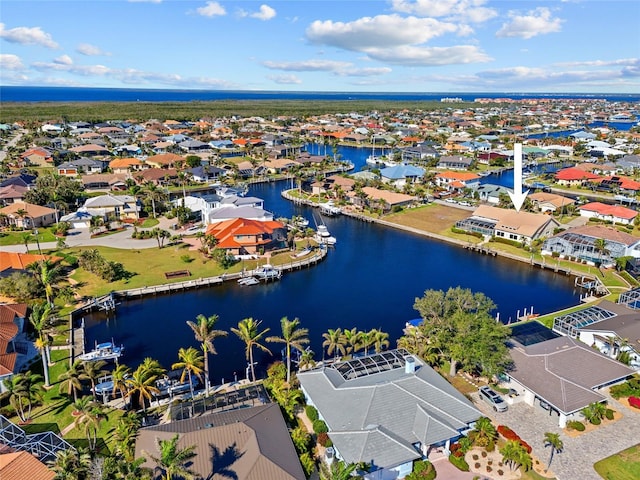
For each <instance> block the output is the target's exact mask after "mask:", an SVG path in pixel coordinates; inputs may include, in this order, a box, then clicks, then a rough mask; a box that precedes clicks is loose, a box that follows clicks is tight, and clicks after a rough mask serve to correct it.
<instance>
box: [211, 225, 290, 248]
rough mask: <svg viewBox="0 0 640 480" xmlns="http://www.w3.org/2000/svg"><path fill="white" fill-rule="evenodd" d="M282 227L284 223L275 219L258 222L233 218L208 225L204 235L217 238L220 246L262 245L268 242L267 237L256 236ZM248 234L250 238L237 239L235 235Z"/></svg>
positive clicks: (269, 233)
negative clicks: (259, 237)
mask: <svg viewBox="0 0 640 480" xmlns="http://www.w3.org/2000/svg"><path fill="white" fill-rule="evenodd" d="M278 228H284V225H283V224H282V223H280V222H276V221H273V220H272V221H268V222H260V221H258V220H249V219H247V218H233V219H231V220H226V221H224V222H220V223H214V224H212V225H209V226H208V227H207V230H206V235H212V236H214V237H215V238H216V239H217V240H218V247H220V248H238V247H242V246H247V245H263V244H266V243H269V242H270V240H269V239H258V238H256V237H258V236H260V235H263V234H266V235H271V234H272V233H273V231H274V230H276V229H278ZM239 235H242V236H248V237H252V238H246V239H243V241H238V240H237V239H236V237H237V236H239Z"/></svg>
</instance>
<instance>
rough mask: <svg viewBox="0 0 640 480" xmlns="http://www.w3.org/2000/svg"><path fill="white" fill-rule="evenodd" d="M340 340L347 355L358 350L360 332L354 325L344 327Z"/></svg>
mask: <svg viewBox="0 0 640 480" xmlns="http://www.w3.org/2000/svg"><path fill="white" fill-rule="evenodd" d="M341 340H342V342H343V344H344V345H345V349H346V352H347V355H349V354H351V353H355V352H357V351H358V350H360V345H361V343H360V342H361V340H362V332H359V331H358V330H357V329H356V327H353V328H352V329H351V330H347V329H345V330H344V331H343V332H342V339H341Z"/></svg>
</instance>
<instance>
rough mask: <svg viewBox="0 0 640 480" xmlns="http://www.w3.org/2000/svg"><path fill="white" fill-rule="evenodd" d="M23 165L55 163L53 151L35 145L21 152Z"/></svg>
mask: <svg viewBox="0 0 640 480" xmlns="http://www.w3.org/2000/svg"><path fill="white" fill-rule="evenodd" d="M20 161H21V162H20V163H21V165H25V166H28V165H38V166H41V167H44V166H48V165H50V164H52V163H53V153H52V152H51V151H50V150H47V149H46V148H42V147H33V148H30V149H28V150H27V151H26V152H23V153H21V154H20Z"/></svg>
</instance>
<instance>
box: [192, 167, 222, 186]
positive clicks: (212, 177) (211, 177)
mask: <svg viewBox="0 0 640 480" xmlns="http://www.w3.org/2000/svg"><path fill="white" fill-rule="evenodd" d="M186 172H187V173H188V174H189V175H190V176H191V179H192V180H193V181H194V182H198V183H209V182H215V181H217V180H219V179H220V178H221V177H224V176H225V175H226V174H227V171H226V170H225V169H224V168H220V167H213V166H209V165H200V166H198V167H193V168H190V169H188V170H186Z"/></svg>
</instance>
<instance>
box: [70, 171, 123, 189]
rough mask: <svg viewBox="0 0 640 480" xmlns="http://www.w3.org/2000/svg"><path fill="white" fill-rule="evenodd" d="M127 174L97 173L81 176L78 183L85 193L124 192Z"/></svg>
mask: <svg viewBox="0 0 640 480" xmlns="http://www.w3.org/2000/svg"><path fill="white" fill-rule="evenodd" d="M130 178H131V176H130V175H129V173H97V174H93V175H83V176H82V177H80V181H81V182H82V185H83V186H84V189H85V190H86V191H87V192H98V191H104V190H106V191H110V190H126V189H127V180H128V179H130Z"/></svg>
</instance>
